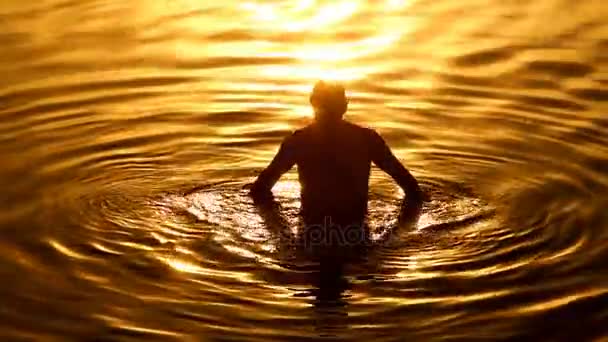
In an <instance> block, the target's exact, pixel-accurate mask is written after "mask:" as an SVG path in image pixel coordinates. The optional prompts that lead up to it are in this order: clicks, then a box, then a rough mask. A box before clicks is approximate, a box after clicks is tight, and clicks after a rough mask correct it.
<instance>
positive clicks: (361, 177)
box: [251, 81, 422, 227]
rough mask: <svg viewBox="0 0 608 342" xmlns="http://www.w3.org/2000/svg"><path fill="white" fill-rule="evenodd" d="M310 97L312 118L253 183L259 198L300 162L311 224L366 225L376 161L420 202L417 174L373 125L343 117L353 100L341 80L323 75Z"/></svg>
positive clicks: (303, 207)
mask: <svg viewBox="0 0 608 342" xmlns="http://www.w3.org/2000/svg"><path fill="white" fill-rule="evenodd" d="M310 103H311V105H312V106H313V108H314V113H315V120H314V122H313V123H312V124H310V125H308V126H306V127H304V128H302V129H299V130H297V131H295V132H294V133H293V134H291V135H290V136H288V137H286V138H285V139H284V140H283V142H282V144H281V147H280V149H279V151H278V153H277V154H276V156H275V157H274V159H273V160H272V162H271V163H270V165H269V166H268V167H267V168H266V169H265V170H264V171H262V173H261V174H260V175H259V176H258V178H257V179H256V181H255V182H254V183H253V185H252V187H251V194H252V195H253V197H254V199H257V200H263V199H265V198H269V197H272V194H271V189H272V187H273V186H274V184H275V183H276V182H277V180H278V179H279V178H280V177H281V175H282V174H284V173H285V172H287V171H288V170H289V169H290V168H291V167H292V166H294V165H297V166H298V176H299V181H300V185H301V214H302V216H303V218H304V222H305V223H306V224H308V225H311V224H312V225H324V224H325V225H326V224H331V225H333V226H334V227H340V226H342V227H346V226H352V225H353V224H354V225H357V224H359V225H362V224H363V222H364V220H365V216H366V213H367V195H368V182H369V175H370V168H371V163H372V162H373V163H374V164H375V165H377V166H378V167H379V168H380V169H382V170H384V171H385V172H386V173H388V174H389V175H390V176H391V177H392V178H393V179H394V180H395V181H396V182H397V184H399V186H400V187H401V188H402V189H403V190H404V191H405V193H406V196H407V202H408V206H412V205H413V206H415V207H419V205H420V204H421V202H422V193H421V191H420V188H419V186H418V183H417V181H416V179H415V178H414V177H413V176H412V175H411V174H410V173H409V172H408V171H407V170H406V168H405V167H403V165H402V164H401V163H400V162H399V160H398V159H397V158H396V157H395V156H394V155H393V153H392V152H391V150H390V149H389V147H388V146H387V145H386V143H385V142H384V140H383V139H382V137H381V136H380V135H379V134H378V133H376V132H375V131H374V130H372V129H369V128H364V127H360V126H358V125H355V124H353V123H349V122H347V121H345V120H343V118H342V117H343V115H344V113H345V112H346V109H347V105H348V100H347V99H346V95H345V91H344V88H343V87H342V86H341V85H339V84H337V83H330V82H324V81H319V82H317V83H316V84H315V86H314V89H313V91H312V94H311V95H310Z"/></svg>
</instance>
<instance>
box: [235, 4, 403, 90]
mask: <svg viewBox="0 0 608 342" xmlns="http://www.w3.org/2000/svg"><path fill="white" fill-rule="evenodd" d="M410 1H411V0H386V1H384V2H374V1H363V0H359V1H354V0H349V1H334V2H322V1H314V0H300V1H293V2H274V3H267V2H262V1H250V2H246V3H244V4H243V5H241V9H242V10H243V11H245V13H246V15H247V16H248V17H249V20H251V21H252V22H253V24H254V26H253V27H254V30H255V31H256V32H259V33H260V34H261V36H264V35H266V34H276V33H280V32H284V33H286V34H297V35H298V36H294V37H301V38H298V39H296V38H293V41H290V39H289V38H286V39H285V40H280V41H274V40H273V39H268V40H264V42H265V43H270V44H271V45H272V46H274V49H272V52H268V51H266V52H264V53H263V54H264V55H266V56H274V57H284V58H292V59H294V60H297V61H299V63H293V64H290V65H271V66H267V67H262V68H260V71H261V73H262V74H264V75H266V76H272V77H276V76H281V77H289V78H294V77H297V78H298V79H306V80H312V79H319V78H323V79H331V80H341V81H345V80H353V79H357V78H362V77H365V76H366V75H368V74H370V73H373V72H375V71H377V68H371V67H367V66H365V65H363V63H361V61H360V59H361V58H363V57H366V56H369V55H373V54H377V53H380V52H382V51H385V50H387V49H389V48H390V47H391V46H394V44H396V43H397V42H398V41H399V40H400V39H401V38H402V37H403V36H404V35H405V34H406V33H407V32H408V31H409V30H410V29H411V27H412V25H411V24H412V23H411V21H410V20H411V19H407V18H404V17H400V16H395V14H396V13H399V11H402V10H404V9H405V8H406V7H407V6H408V4H409V2H410ZM370 7H373V11H372V12H374V13H376V14H375V15H373V16H372V17H370V18H369V20H367V21H366V25H367V27H366V28H365V29H363V31H364V32H365V34H363V33H361V36H360V37H359V38H357V36H358V35H357V34H356V32H355V31H352V30H350V28H349V20H350V19H353V18H354V17H356V16H357V15H360V14H361V13H363V12H364V11H365V10H368V9H370ZM357 21H358V22H360V20H357ZM303 33H307V35H304V36H301V34H303ZM344 33H348V35H352V37H354V38H349V39H346V38H339V37H342V36H343V34H344Z"/></svg>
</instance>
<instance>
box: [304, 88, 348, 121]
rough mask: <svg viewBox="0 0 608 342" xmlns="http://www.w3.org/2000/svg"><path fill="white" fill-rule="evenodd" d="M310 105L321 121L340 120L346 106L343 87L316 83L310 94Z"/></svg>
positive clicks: (346, 101)
mask: <svg viewBox="0 0 608 342" xmlns="http://www.w3.org/2000/svg"><path fill="white" fill-rule="evenodd" d="M310 104H311V105H312V106H313V107H314V108H315V112H316V113H317V114H316V115H321V116H323V119H341V118H342V116H343V115H344V113H346V108H347V105H348V100H347V98H346V92H345V90H344V86H342V85H341V84H340V83H337V82H327V81H318V82H317V83H315V86H314V88H313V90H312V93H311V94H310Z"/></svg>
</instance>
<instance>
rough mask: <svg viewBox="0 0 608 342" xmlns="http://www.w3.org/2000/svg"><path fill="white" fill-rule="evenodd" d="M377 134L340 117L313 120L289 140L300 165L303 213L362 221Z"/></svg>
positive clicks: (313, 219)
mask: <svg viewBox="0 0 608 342" xmlns="http://www.w3.org/2000/svg"><path fill="white" fill-rule="evenodd" d="M376 136H377V134H376V133H375V132H374V131H372V130H370V129H367V128H362V127H359V126H357V125H354V124H351V123H348V122H346V121H341V122H339V123H338V124H336V125H335V126H333V127H319V126H318V125H315V124H312V125H309V126H307V127H305V128H303V129H301V130H298V131H296V132H295V133H294V134H293V135H292V136H291V137H290V138H288V140H287V148H288V149H290V150H291V151H292V153H293V158H294V160H295V163H296V165H297V166H298V175H299V180H300V184H301V188H302V190H301V191H302V193H301V198H302V214H303V215H304V217H305V218H307V219H309V220H312V221H319V220H323V219H325V218H326V217H331V219H332V221H333V222H341V221H347V222H352V221H360V220H362V219H363V217H364V216H365V212H366V209H367V193H368V180H369V174H370V167H371V162H372V160H373V155H374V153H375V152H376V151H377V150H378V146H377V145H378V144H379V141H378V139H375V137H376ZM376 153H377V152H376Z"/></svg>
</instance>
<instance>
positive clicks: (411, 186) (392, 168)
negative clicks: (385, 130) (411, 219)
mask: <svg viewBox="0 0 608 342" xmlns="http://www.w3.org/2000/svg"><path fill="white" fill-rule="evenodd" d="M371 152H372V161H373V162H374V164H376V166H378V167H379V168H380V169H381V170H382V171H384V172H386V173H388V174H389V175H390V176H391V177H392V178H393V179H394V180H395V182H397V184H398V185H399V186H400V187H401V188H402V189H403V191H405V193H406V195H407V197H408V200H409V199H412V200H413V201H415V202H416V203H418V204H422V201H423V196H422V191H421V190H420V186H419V185H418V182H417V181H416V178H414V176H412V174H411V173H410V172H409V171H408V170H407V169H406V168H405V167H404V166H403V164H401V162H400V161H399V160H398V159H397V157H395V155H394V154H393V152H392V151H391V149H390V148H389V147H388V145H387V144H386V142H385V141H384V139H382V137H381V136H380V134H378V133H377V132H375V131H373V130H371Z"/></svg>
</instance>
